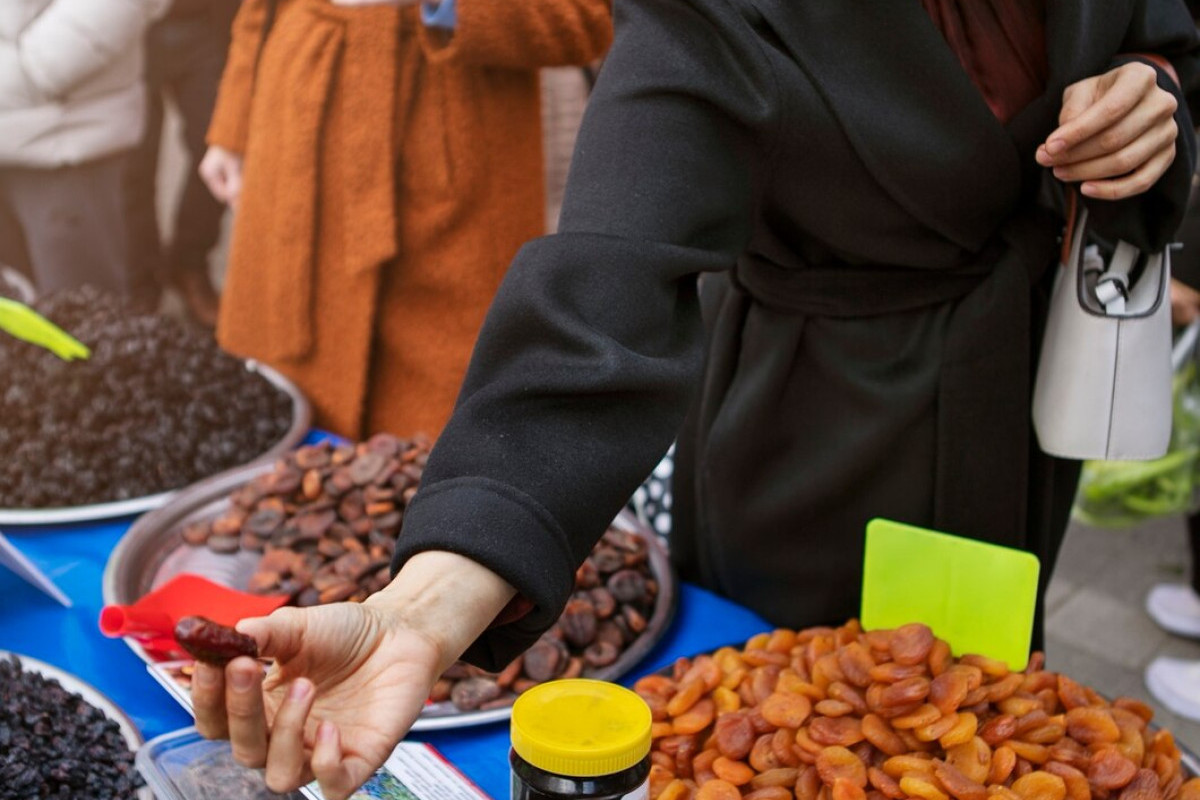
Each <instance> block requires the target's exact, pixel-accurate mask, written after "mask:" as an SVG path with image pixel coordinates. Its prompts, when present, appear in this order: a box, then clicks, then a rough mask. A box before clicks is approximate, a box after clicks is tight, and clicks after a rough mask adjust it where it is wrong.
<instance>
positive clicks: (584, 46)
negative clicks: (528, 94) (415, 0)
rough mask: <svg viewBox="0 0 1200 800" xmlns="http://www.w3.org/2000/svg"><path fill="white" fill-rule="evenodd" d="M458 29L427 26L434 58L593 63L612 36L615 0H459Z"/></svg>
mask: <svg viewBox="0 0 1200 800" xmlns="http://www.w3.org/2000/svg"><path fill="white" fill-rule="evenodd" d="M456 5H457V17H458V21H457V24H456V26H455V29H454V31H453V32H445V31H442V30H441V29H438V28H424V29H423V30H422V34H421V40H422V45H423V47H424V48H425V51H426V53H427V55H428V57H429V58H430V59H431V60H438V59H455V60H461V61H462V62H463V63H469V64H476V65H479V66H485V67H499V68H503V69H520V70H533V69H539V68H541V67H557V66H567V65H579V64H587V63H589V62H591V61H594V60H596V59H597V58H599V57H600V56H602V55H604V51H605V50H606V49H607V48H608V46H609V43H610V42H611V40H612V16H611V13H610V0H521V1H520V2H497V0H457V2H456Z"/></svg>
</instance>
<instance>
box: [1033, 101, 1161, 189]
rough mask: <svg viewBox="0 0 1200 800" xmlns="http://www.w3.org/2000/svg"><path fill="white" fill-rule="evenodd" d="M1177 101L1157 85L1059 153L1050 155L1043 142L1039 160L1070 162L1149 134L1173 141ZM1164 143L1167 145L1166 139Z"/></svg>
mask: <svg viewBox="0 0 1200 800" xmlns="http://www.w3.org/2000/svg"><path fill="white" fill-rule="evenodd" d="M1177 105H1178V104H1177V102H1176V100H1175V98H1174V97H1173V96H1172V95H1170V94H1168V93H1167V92H1164V91H1161V90H1157V88H1156V90H1155V91H1153V92H1151V93H1150V94H1148V95H1147V96H1146V97H1144V98H1143V99H1142V102H1141V103H1139V104H1138V105H1137V107H1136V108H1134V109H1133V110H1132V111H1131V112H1130V113H1129V114H1126V115H1125V116H1124V117H1122V118H1121V119H1119V120H1118V121H1117V122H1116V123H1115V124H1113V125H1111V126H1110V127H1108V128H1105V129H1104V130H1102V131H1100V132H1099V133H1097V134H1095V135H1094V136H1091V137H1090V138H1088V139H1085V140H1084V141H1082V142H1080V143H1078V144H1076V145H1075V146H1074V147H1071V148H1070V149H1069V150H1065V151H1063V152H1061V153H1060V154H1059V155H1058V156H1056V157H1053V158H1051V157H1050V156H1049V155H1048V154H1047V151H1046V149H1045V146H1044V145H1043V146H1042V147H1040V148H1038V156H1037V160H1038V163H1039V164H1042V165H1043V166H1047V167H1050V166H1070V165H1072V164H1078V163H1080V162H1083V161H1090V160H1092V159H1095V158H1100V157H1101V156H1107V155H1112V154H1114V153H1117V152H1120V151H1121V150H1124V149H1125V148H1127V147H1129V146H1130V145H1132V144H1135V143H1136V142H1138V141H1139V140H1140V139H1143V138H1145V137H1146V136H1154V137H1158V138H1159V140H1160V141H1161V140H1162V139H1169V140H1170V141H1174V139H1175V133H1176V131H1177V128H1176V125H1175V118H1174V114H1175V107H1176V106H1177ZM1163 145H1164V146H1165V142H1163ZM1131 169H1132V167H1131ZM1126 171H1128V170H1126Z"/></svg>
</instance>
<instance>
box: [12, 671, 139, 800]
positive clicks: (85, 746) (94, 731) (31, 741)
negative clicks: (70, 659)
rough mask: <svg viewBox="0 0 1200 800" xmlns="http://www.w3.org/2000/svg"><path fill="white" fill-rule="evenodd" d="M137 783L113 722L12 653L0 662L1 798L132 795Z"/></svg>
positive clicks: (96, 799)
mask: <svg viewBox="0 0 1200 800" xmlns="http://www.w3.org/2000/svg"><path fill="white" fill-rule="evenodd" d="M141 785H142V779H141V776H140V775H138V773H137V770H136V769H134V766H133V753H132V752H130V750H129V747H128V745H127V744H126V742H125V739H124V738H123V737H122V736H121V731H120V728H119V727H118V726H117V723H116V722H115V721H113V720H112V719H110V718H109V717H107V716H105V714H104V713H103V712H102V711H100V710H99V709H97V708H96V707H95V706H92V705H91V704H89V703H88V702H87V701H86V700H84V699H83V698H82V697H80V696H79V695H78V694H73V693H71V692H68V691H67V690H66V689H64V688H63V687H62V685H61V684H60V683H59V682H58V681H56V680H53V679H51V678H46V677H45V676H43V675H41V674H40V673H37V672H31V671H28V670H25V669H23V668H22V666H21V661H20V659H18V658H17V657H16V656H11V657H10V658H8V659H4V660H0V800H31V799H32V798H38V799H39V800H45V799H46V798H60V797H61V798H72V799H73V800H74V799H76V798H84V797H86V798H88V800H132V799H133V798H136V797H137V790H138V787H140V786H141Z"/></svg>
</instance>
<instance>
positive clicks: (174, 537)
mask: <svg viewBox="0 0 1200 800" xmlns="http://www.w3.org/2000/svg"><path fill="white" fill-rule="evenodd" d="M271 469H272V465H271V464H258V465H251V466H247V467H241V468H238V469H235V470H230V471H229V472H225V473H222V474H220V475H216V476H214V477H212V478H209V479H207V480H205V481H202V482H201V483H198V484H196V485H194V486H192V487H191V488H189V489H187V490H185V491H183V492H180V493H179V495H178V496H176V497H175V498H174V499H172V500H171V501H170V502H169V503H167V504H166V505H164V506H163V507H162V508H159V509H157V510H154V511H151V512H150V513H148V514H146V515H145V516H143V517H142V518H140V519H139V520H138V521H137V522H135V523H134V524H133V527H131V528H130V529H129V531H128V532H127V533H126V534H125V536H124V537H123V538H122V539H121V541H120V542H119V543H118V544H117V546H116V548H115V549H114V550H113V551H112V554H111V555H110V556H109V559H108V565H107V566H106V568H105V570H104V579H103V583H102V592H103V597H104V604H105V605H129V604H132V603H135V602H137V600H138V599H139V598H141V597H142V596H143V595H145V594H147V593H149V592H151V591H153V590H154V589H155V588H157V587H158V586H160V585H162V584H163V583H165V582H166V581H168V580H170V579H171V578H173V577H175V576H176V575H178V574H180V573H184V572H189V573H193V574H198V575H203V576H204V577H206V578H208V579H210V580H212V581H215V582H217V583H221V584H224V585H226V586H230V587H232V588H234V589H240V590H245V589H246V587H247V585H248V583H249V580H250V577H251V576H252V575H253V574H254V571H255V569H256V567H257V565H258V559H259V558H260V554H258V553H249V552H238V553H235V554H228V555H223V554H218V553H214V552H212V551H211V550H209V549H208V548H207V547H192V546H190V545H188V544H186V543H185V542H184V541H183V529H184V527H185V526H187V525H188V524H189V523H192V522H199V521H202V520H207V519H212V518H214V517H217V516H219V515H220V514H221V513H222V512H223V511H225V510H226V509H227V508H228V507H229V504H230V500H229V497H230V495H231V494H232V493H233V491H234V490H236V489H237V488H239V487H240V486H242V485H243V484H245V483H246V482H248V481H250V480H251V479H253V478H255V477H256V476H258V475H260V474H263V473H265V472H270V471H271ZM613 525H614V526H616V527H619V528H621V529H622V530H625V531H629V532H631V533H634V534H637V535H638V536H641V537H642V539H644V540H645V541H646V543H647V545H648V549H649V557H650V570H651V572H653V574H654V577H655V580H656V581H657V582H658V586H659V593H658V598H657V601H656V603H655V606H654V613H653V614H652V615H651V617H650V619H649V620H647V625H646V630H645V631H644V632H643V634H642V635H641V637H639V638H638V639H637V640H635V641H634V643H633V644H632V645H631V646H630V647H629V648H627V649H626V650H625V651H624V652H623V653H622V654H621V657H620V658H618V659H617V660H616V661H615V662H614V663H612V664H610V665H609V666H607V667H605V668H603V669H599V670H594V671H591V672H587V673H585V674H586V675H587V677H592V678H596V679H599V680H616V679H617V678H619V677H621V676H622V675H624V674H625V673H627V672H629V671H630V670H631V669H633V667H634V666H635V665H636V664H637V663H638V662H639V661H641V660H642V658H643V657H645V655H646V654H647V653H649V652H650V650H651V648H653V647H654V645H655V644H657V643H658V641H659V640H660V639H662V637H663V635H664V634H665V633H666V631H667V627H668V626H669V625H670V622H671V619H672V618H673V617H674V615H675V609H676V606H677V603H678V590H677V586H676V581H675V575H674V573H673V572H672V569H671V564H670V560H669V559H668V558H667V551H666V548H664V547H663V545H662V542H661V541H660V540H659V538H658V536H656V535H655V534H654V533H653V532H652V531H651V530H649V529H648V528H646V527H645V526H644V525H642V524H641V523H640V522H639V521H638V520H637V518H636V517H634V516H633V515H632V514H629V513H628V512H624V511H623V512H622V513H621V514H620V515H618V517H617V518H616V519H615V520H614V521H613ZM125 643H126V644H127V645H129V647H130V648H131V649H132V650H133V652H134V653H136V654H137V656H138V657H139V658H141V659H142V660H143V661H145V662H146V663H148V664H150V663H154V661H155V660H154V659H153V658H152V657H151V656H150V655H149V654H148V653H147V652H146V651H145V650H144V649H143V648H142V646H141V645H140V644H139V643H138V641H137V640H136V639H133V638H130V637H127V638H126V639H125ZM510 713H511V711H510V709H508V708H497V709H490V710H487V711H466V712H464V711H459V710H458V709H457V708H455V707H454V705H453V704H451V703H449V702H444V703H436V704H433V705H429V706H426V708H425V710H424V711H422V713H421V716H420V718H419V719H418V720H417V722H416V724H415V725H413V730H416V731H422V730H442V729H446V728H459V727H466V726H469V725H482V724H485V723H488V722H497V721H500V720H505V719H508V717H509V715H510Z"/></svg>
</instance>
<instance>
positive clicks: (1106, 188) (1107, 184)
mask: <svg viewBox="0 0 1200 800" xmlns="http://www.w3.org/2000/svg"><path fill="white" fill-rule="evenodd" d="M1174 160H1175V148H1174V147H1172V148H1171V149H1170V150H1168V151H1166V152H1162V153H1159V154H1157V155H1155V156H1154V158H1152V159H1150V160H1149V161H1147V162H1146V163H1145V164H1143V165H1142V166H1141V167H1139V168H1138V169H1136V170H1134V171H1133V172H1131V173H1129V174H1128V175H1124V176H1122V177H1119V178H1112V179H1110V180H1098V181H1085V182H1084V183H1082V184H1081V185H1080V186H1079V191H1080V192H1081V193H1082V194H1084V195H1085V196H1087V197H1095V198H1097V199H1100V200H1123V199H1125V198H1126V197H1133V196H1134V195H1139V194H1142V193H1143V192H1145V191H1147V190H1148V189H1149V188H1150V187H1151V186H1153V185H1154V184H1155V182H1157V181H1158V179H1159V178H1161V177H1162V174H1163V173H1164V172H1166V171H1167V168H1168V167H1170V166H1171V162H1172V161H1174Z"/></svg>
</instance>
